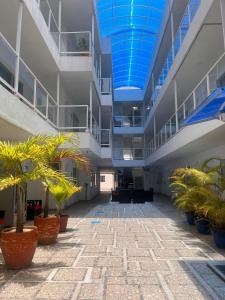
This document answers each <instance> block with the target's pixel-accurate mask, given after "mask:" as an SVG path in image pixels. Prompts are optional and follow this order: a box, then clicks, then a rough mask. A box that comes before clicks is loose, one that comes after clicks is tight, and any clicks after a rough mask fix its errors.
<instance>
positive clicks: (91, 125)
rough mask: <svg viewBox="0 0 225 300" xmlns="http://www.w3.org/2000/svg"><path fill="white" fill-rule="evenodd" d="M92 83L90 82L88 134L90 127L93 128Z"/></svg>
mask: <svg viewBox="0 0 225 300" xmlns="http://www.w3.org/2000/svg"><path fill="white" fill-rule="evenodd" d="M92 89H93V86H92V82H90V132H91V133H92V127H93V124H92V123H93V122H92V114H93V93H92Z"/></svg>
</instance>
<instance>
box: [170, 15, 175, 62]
mask: <svg viewBox="0 0 225 300" xmlns="http://www.w3.org/2000/svg"><path fill="white" fill-rule="evenodd" d="M170 20H171V39H172V56H173V61H174V58H175V51H174V20H173V13H171V16H170Z"/></svg>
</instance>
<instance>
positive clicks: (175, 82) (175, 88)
mask: <svg viewBox="0 0 225 300" xmlns="http://www.w3.org/2000/svg"><path fill="white" fill-rule="evenodd" d="M174 107H175V116H176V132H177V131H178V130H179V124H178V114H177V109H178V97H177V81H176V79H174Z"/></svg>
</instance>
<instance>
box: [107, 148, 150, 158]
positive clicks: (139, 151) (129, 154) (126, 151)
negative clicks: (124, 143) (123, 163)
mask: <svg viewBox="0 0 225 300" xmlns="http://www.w3.org/2000/svg"><path fill="white" fill-rule="evenodd" d="M113 159H115V160H132V161H133V160H143V159H144V149H143V148H115V149H114V152H113Z"/></svg>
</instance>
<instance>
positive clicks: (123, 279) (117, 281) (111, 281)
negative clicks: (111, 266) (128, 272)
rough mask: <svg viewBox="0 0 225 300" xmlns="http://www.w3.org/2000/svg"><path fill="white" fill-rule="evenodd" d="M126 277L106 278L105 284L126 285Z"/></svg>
mask: <svg viewBox="0 0 225 300" xmlns="http://www.w3.org/2000/svg"><path fill="white" fill-rule="evenodd" d="M126 283H127V281H126V277H117V276H116V277H115V276H114V277H107V284H126Z"/></svg>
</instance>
